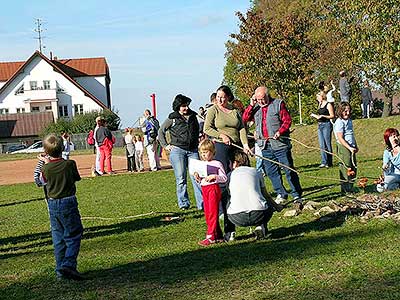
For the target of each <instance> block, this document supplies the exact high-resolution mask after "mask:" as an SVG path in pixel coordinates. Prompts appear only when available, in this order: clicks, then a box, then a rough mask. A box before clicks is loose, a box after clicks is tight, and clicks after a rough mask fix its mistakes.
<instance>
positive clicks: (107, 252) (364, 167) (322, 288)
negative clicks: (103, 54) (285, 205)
mask: <svg viewBox="0 0 400 300" xmlns="http://www.w3.org/2000/svg"><path fill="white" fill-rule="evenodd" d="M389 126H395V127H398V117H391V118H388V119H371V120H357V121H356V122H355V132H356V138H357V140H358V143H359V146H360V149H361V150H360V153H359V156H358V172H359V175H360V176H368V177H371V178H373V177H377V176H378V175H379V174H380V169H379V167H380V165H381V156H382V151H383V148H384V145H383V143H382V134H383V131H384V129H385V128H386V127H389ZM293 137H294V138H296V139H297V140H299V141H302V142H304V143H306V144H307V145H317V144H316V141H317V138H316V126H315V125H314V126H298V127H296V129H295V131H294V132H293ZM293 153H294V159H295V164H296V166H297V167H298V170H299V171H300V172H301V175H300V178H301V182H302V185H303V188H304V190H305V195H304V196H305V198H306V200H313V201H316V202H320V203H321V206H323V205H326V204H328V203H329V201H330V200H335V201H337V202H344V201H351V199H350V198H346V197H342V196H341V195H340V193H339V191H340V188H339V186H338V182H337V181H334V180H327V179H324V177H334V178H337V177H338V170H337V167H335V168H333V169H328V170H326V169H323V170H320V169H319V168H318V165H319V153H318V152H317V151H314V150H311V149H307V148H305V147H303V146H300V145H298V144H296V143H294V149H293ZM308 175H311V176H317V177H319V178H318V179H315V178H310V177H307V176H308ZM267 184H268V186H269V189H270V185H269V181H268V180H267ZM368 184H369V186H367V189H366V190H367V191H372V190H373V186H372V182H371V179H370V181H369V183H368ZM77 189H78V193H77V196H78V200H79V205H80V211H81V215H82V218H83V224H84V227H85V233H84V239H83V241H82V246H81V253H80V255H79V260H78V262H79V266H78V268H79V270H80V271H81V272H82V273H83V274H84V275H85V277H86V278H87V280H85V281H83V282H72V281H61V282H58V281H56V279H55V277H54V275H53V268H54V258H53V253H52V245H51V238H50V233H49V221H48V215H47V209H46V205H45V202H44V200H43V193H42V190H41V189H39V188H36V187H35V186H34V185H33V184H18V185H9V186H1V191H2V192H1V193H0V258H1V274H0V288H1V290H0V299H400V272H399V270H400V259H399V256H400V249H399V247H398V245H399V242H400V238H399V224H397V223H396V222H394V221H392V220H388V219H373V220H371V221H369V222H367V223H363V222H361V220H360V217H359V216H357V215H340V217H337V218H335V219H332V220H330V221H328V222H323V221H322V220H321V219H320V218H319V217H316V216H314V214H313V212H308V211H304V212H303V213H302V214H300V215H299V216H297V217H293V218H287V217H284V216H283V214H284V212H281V213H277V214H275V215H274V216H273V218H272V220H271V222H270V226H269V230H270V234H271V236H270V237H269V238H268V239H265V240H261V241H255V240H254V238H253V237H252V235H251V234H250V232H249V228H238V231H237V236H238V240H237V241H234V242H231V243H224V244H218V245H213V246H211V247H207V248H202V247H200V246H198V245H197V242H198V241H199V240H200V239H202V238H203V237H204V234H205V222H204V217H203V215H202V213H201V212H198V211H197V210H195V209H191V210H189V211H185V212H180V211H178V209H177V204H176V196H175V186H174V176H173V172H172V171H171V170H167V171H161V172H156V173H141V174H127V175H118V176H111V177H96V178H87V179H83V180H82V181H81V182H79V183H78V184H77ZM360 193H363V191H360ZM190 195H193V193H192V190H190ZM166 216H179V217H180V219H179V220H175V221H164V218H165V217H166Z"/></svg>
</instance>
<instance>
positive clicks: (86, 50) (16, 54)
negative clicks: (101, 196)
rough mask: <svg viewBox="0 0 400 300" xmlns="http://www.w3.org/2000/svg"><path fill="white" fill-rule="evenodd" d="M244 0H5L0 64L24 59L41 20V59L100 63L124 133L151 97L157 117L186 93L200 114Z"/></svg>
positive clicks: (219, 72)
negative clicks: (106, 70)
mask: <svg viewBox="0 0 400 300" xmlns="http://www.w3.org/2000/svg"><path fill="white" fill-rule="evenodd" d="M249 6H250V1H249V0H201V1H190V0H154V1H151V0H148V1H143V0H132V1H119V0H114V1H103V0H96V1H93V0H86V1H82V0H79V1H77V0H68V1H66V0H64V1H59V0H52V1H44V0H43V1H41V0H37V1H18V0H15V1H4V3H2V9H1V11H0V39H1V41H2V43H0V61H2V62H4V61H21V60H26V59H28V58H29V57H30V56H31V55H32V54H33V53H34V52H35V51H36V50H38V48H39V47H38V42H37V40H36V39H35V37H36V36H37V34H36V33H35V32H34V30H33V29H34V28H35V19H36V18H41V19H42V20H43V21H42V23H43V25H42V26H43V29H44V32H43V33H42V34H43V36H44V39H43V44H44V45H45V48H44V51H43V53H44V54H45V55H46V56H48V57H49V53H50V51H51V52H52V53H53V56H57V57H58V58H59V59H61V58H83V57H105V58H106V60H107V63H108V66H109V69H110V76H111V103H112V106H113V110H114V111H117V112H118V114H119V116H120V117H121V121H122V123H121V125H122V128H124V127H128V126H132V125H133V124H134V123H135V122H136V120H137V119H138V118H139V117H140V116H141V115H142V114H143V111H144V110H145V109H146V108H149V109H151V98H150V95H151V94H152V93H155V94H156V102H157V118H158V119H159V120H160V121H161V122H162V121H164V120H165V118H167V116H168V114H169V113H170V112H171V111H172V107H171V104H172V101H173V99H174V97H175V96H176V95H177V94H180V93H181V94H184V95H186V96H188V97H190V98H191V99H192V100H193V101H192V103H191V105H190V107H191V108H192V109H193V110H198V108H199V107H200V106H204V105H205V104H206V103H207V102H209V97H210V94H211V93H212V92H214V91H215V90H216V89H217V88H218V87H219V86H220V85H221V82H222V79H223V68H224V65H225V58H224V54H225V50H226V49H225V43H226V41H228V40H229V39H230V34H231V33H235V32H238V29H239V20H238V18H237V16H236V15H235V12H237V11H241V12H246V11H247V9H248V8H249Z"/></svg>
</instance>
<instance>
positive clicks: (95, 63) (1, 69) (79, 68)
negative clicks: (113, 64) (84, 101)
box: [0, 57, 109, 81]
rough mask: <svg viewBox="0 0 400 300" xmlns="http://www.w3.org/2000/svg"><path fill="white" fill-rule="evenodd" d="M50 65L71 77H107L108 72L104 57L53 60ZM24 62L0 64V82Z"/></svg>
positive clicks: (6, 78) (5, 79)
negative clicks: (52, 64) (55, 66)
mask: <svg viewBox="0 0 400 300" xmlns="http://www.w3.org/2000/svg"><path fill="white" fill-rule="evenodd" d="M51 62H52V63H54V64H55V65H57V67H59V68H60V69H61V70H63V71H64V72H65V73H66V74H68V75H69V76H71V77H80V76H107V77H108V79H109V71H108V65H107V62H106V59H105V58H104V57H94V58H74V59H57V60H55V59H53V60H51ZM24 63H25V62H24V61H17V62H0V81H7V80H8V79H10V78H11V77H12V75H14V73H15V72H16V71H17V70H18V69H19V68H20V67H21V66H22V65H23V64H24Z"/></svg>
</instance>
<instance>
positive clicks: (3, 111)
mask: <svg viewBox="0 0 400 300" xmlns="http://www.w3.org/2000/svg"><path fill="white" fill-rule="evenodd" d="M6 114H8V108H0V115H6Z"/></svg>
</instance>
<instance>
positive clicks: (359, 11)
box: [330, 0, 400, 116]
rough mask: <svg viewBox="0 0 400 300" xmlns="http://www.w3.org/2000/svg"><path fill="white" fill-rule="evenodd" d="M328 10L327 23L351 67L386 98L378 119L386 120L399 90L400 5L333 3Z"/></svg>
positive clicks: (390, 0)
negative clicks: (345, 50) (339, 37)
mask: <svg viewBox="0 0 400 300" xmlns="http://www.w3.org/2000/svg"><path fill="white" fill-rule="evenodd" d="M330 10H331V12H332V14H331V18H330V23H331V24H333V26H334V27H335V28H338V30H339V31H340V32H341V34H342V35H343V36H344V37H345V39H346V40H347V43H348V44H349V48H348V55H349V56H351V57H352V60H353V64H354V66H355V67H357V68H358V69H359V71H360V72H364V73H365V75H366V77H367V78H368V79H370V80H372V81H373V82H374V83H376V84H379V85H380V87H381V89H382V91H383V93H384V94H385V96H386V97H387V99H388V101H385V105H384V109H383V114H382V116H388V115H389V114H390V113H391V110H392V103H393V96H394V95H395V94H396V93H398V92H399V89H400V86H399V82H400V2H399V1H394V0H379V1H378V0H368V1H367V0H353V1H338V0H336V1H333V2H332V5H331V6H330Z"/></svg>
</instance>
